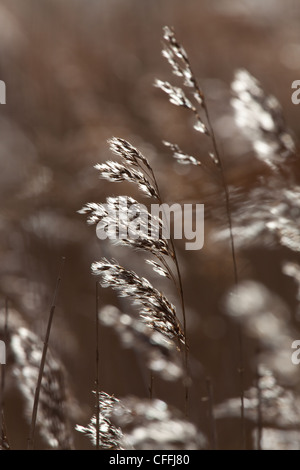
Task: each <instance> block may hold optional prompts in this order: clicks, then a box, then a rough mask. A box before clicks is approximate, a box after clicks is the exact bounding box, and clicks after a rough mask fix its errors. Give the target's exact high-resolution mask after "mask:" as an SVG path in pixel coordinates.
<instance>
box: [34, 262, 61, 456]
mask: <svg viewBox="0 0 300 470" xmlns="http://www.w3.org/2000/svg"><path fill="white" fill-rule="evenodd" d="M65 260H66V258H65V257H62V260H61V265H60V270H59V274H58V277H57V280H56V286H55V291H54V295H53V301H52V305H51V308H50V313H49V319H48V325H47V331H46V335H45V340H44V347H43V352H42V358H41V363H40V368H39V374H38V380H37V386H36V389H35V394H34V402H33V410H32V417H31V424H30V431H29V438H28V447H27V449H28V450H33V448H34V436H35V426H36V420H37V412H38V405H39V398H40V391H41V384H42V379H43V374H44V368H45V363H46V356H47V350H48V344H49V338H50V333H51V326H52V321H53V316H54V312H55V308H56V301H57V297H58V293H59V287H60V283H61V279H62V272H63V268H64V264H65Z"/></svg>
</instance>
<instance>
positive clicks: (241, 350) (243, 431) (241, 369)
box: [199, 90, 246, 449]
mask: <svg viewBox="0 0 300 470" xmlns="http://www.w3.org/2000/svg"><path fill="white" fill-rule="evenodd" d="M199 93H200V90H199ZM201 98H202V106H203V109H204V113H205V117H206V120H207V124H208V127H209V132H210V135H211V138H212V144H213V149H214V153H215V157H216V159H217V162H218V167H219V169H220V175H221V181H222V186H223V190H224V194H225V207H226V214H227V220H228V227H229V236H230V246H231V256H232V265H233V278H234V283H235V285H237V284H238V282H239V280H238V270H237V261H236V253H235V245H234V237H233V230H232V216H231V207H230V197H229V190H228V185H227V182H226V178H225V172H224V167H223V162H222V159H221V156H220V152H219V149H218V145H217V141H216V136H215V132H214V128H213V126H212V124H211V120H210V116H209V112H208V108H207V105H206V101H205V97H204V95H203V94H201ZM238 343H239V361H240V363H239V368H238V372H239V375H240V397H241V445H242V448H243V449H245V448H246V422H245V399H244V390H245V385H244V346H243V335H242V328H241V326H240V325H239V326H238Z"/></svg>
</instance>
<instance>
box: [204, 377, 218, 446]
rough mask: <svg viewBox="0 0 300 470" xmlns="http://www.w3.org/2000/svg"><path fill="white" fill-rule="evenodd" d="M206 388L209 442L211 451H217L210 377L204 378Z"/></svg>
mask: <svg viewBox="0 0 300 470" xmlns="http://www.w3.org/2000/svg"><path fill="white" fill-rule="evenodd" d="M206 388H207V396H208V406H209V420H210V440H211V449H212V450H216V449H217V430H216V420H215V417H214V393H213V385H212V382H211V379H210V377H207V378H206Z"/></svg>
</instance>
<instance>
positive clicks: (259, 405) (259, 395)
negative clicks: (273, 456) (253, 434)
mask: <svg viewBox="0 0 300 470" xmlns="http://www.w3.org/2000/svg"><path fill="white" fill-rule="evenodd" d="M256 388H257V444H256V446H257V450H261V443H262V433H263V414H262V392H261V387H260V374H259V368H258V367H257V370H256Z"/></svg>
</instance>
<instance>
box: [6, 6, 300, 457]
mask: <svg viewBox="0 0 300 470" xmlns="http://www.w3.org/2000/svg"><path fill="white" fill-rule="evenodd" d="M299 19H300V3H299V2H298V1H296V0H286V1H285V2H282V1H279V0H268V1H266V0H265V1H264V2H259V1H258V0H257V1H256V0H255V1H253V0H252V1H250V0H223V1H218V0H209V1H208V0H207V1H205V0H189V1H186V2H182V1H181V0H164V1H161V0H155V1H151V2H150V1H148V0H127V1H122V0H97V1H96V0H88V1H86V0H64V2H61V1H59V0H43V1H39V0H27V1H24V0H6V1H5V0H0V79H1V80H4V81H5V83H6V86H7V90H6V91H7V97H6V105H0V168H1V171H0V195H1V211H0V255H1V256H0V259H1V262H0V294H1V297H0V302H1V303H2V305H1V306H4V303H5V298H8V299H9V305H10V306H11V307H14V308H15V309H17V310H18V311H19V312H20V313H21V315H22V316H23V318H24V319H25V320H26V321H27V323H28V325H29V328H31V329H32V330H33V331H35V332H37V333H38V334H41V335H42V337H43V335H44V332H45V328H46V323H47V318H48V312H49V308H50V305H51V299H52V295H53V291H54V287H55V282H56V277H57V272H58V269H59V265H60V259H61V256H65V257H66V265H65V270H64V275H63V282H62V286H61V291H60V295H59V302H58V305H57V310H56V313H55V318H54V324H53V330H52V333H51V340H50V346H51V348H52V349H53V350H54V351H55V352H56V353H57V355H58V356H59V357H60V358H61V360H62V362H63V364H64V365H65V367H66V370H67V373H68V383H69V387H70V390H71V393H72V395H73V397H74V413H73V416H72V417H71V420H72V425H74V424H75V423H78V422H79V423H80V424H86V423H87V422H88V421H89V419H90V416H91V414H92V413H93V396H92V393H91V391H92V390H93V388H94V379H95V289H96V279H95V278H94V277H93V276H92V274H91V271H90V266H91V263H92V262H93V261H96V260H99V259H100V258H101V257H102V256H107V257H115V258H117V259H118V261H119V262H120V263H121V264H123V265H124V266H125V267H127V268H129V269H134V270H136V271H137V272H138V273H139V274H141V275H144V276H146V277H147V278H149V280H151V282H153V284H154V285H156V286H158V287H160V288H161V289H163V290H164V292H166V294H167V295H168V297H169V299H170V300H171V301H172V302H174V303H175V304H178V301H177V299H176V292H175V291H174V290H173V289H172V286H171V285H170V284H168V283H167V282H166V283H163V282H162V281H161V280H160V279H159V280H158V282H157V277H156V276H155V274H153V272H152V271H151V269H150V268H149V270H147V269H146V267H145V265H144V263H143V262H142V257H141V255H140V254H138V253H134V252H132V251H130V249H129V248H128V249H127V248H122V249H121V248H118V249H116V248H113V247H111V246H110V245H109V244H107V243H102V242H100V240H98V239H97V237H96V233H95V227H93V226H92V227H89V226H87V224H86V219H85V217H84V216H82V215H79V214H78V213H77V211H78V210H79V209H80V208H81V207H82V206H83V205H84V204H85V203H86V202H92V201H95V202H104V201H105V198H106V197H107V196H109V195H117V194H128V195H132V196H133V197H137V194H136V192H135V188H133V187H132V186H130V185H123V184H113V183H108V182H105V181H103V180H99V178H98V174H97V171H96V170H95V169H94V168H93V165H95V164H96V163H98V162H103V161H105V160H106V159H108V158H111V155H110V153H109V150H108V145H107V139H108V138H110V137H112V136H118V137H122V138H124V139H126V140H129V141H130V142H131V143H132V144H133V145H135V146H136V147H137V148H139V149H140V150H141V151H143V152H144V154H145V155H146V156H147V157H148V159H149V160H150V162H151V164H152V167H153V169H154V172H155V174H156V176H157V180H158V182H159V185H160V188H161V191H162V193H163V197H164V199H165V202H181V203H184V202H198V203H204V204H205V211H206V229H205V230H206V232H205V233H206V239H205V243H204V248H203V249H202V250H201V251H198V252H192V251H185V250H184V244H183V243H181V242H179V243H178V244H177V245H178V252H179V259H180V265H181V269H182V274H183V282H184V291H185V299H186V304H187V308H188V334H189V343H190V352H191V369H192V375H193V387H192V389H191V402H190V416H191V419H192V420H193V421H194V422H195V423H196V424H197V425H198V426H199V428H200V429H202V430H203V431H204V432H207V429H208V425H209V417H208V413H207V401H206V400H205V397H206V395H207V390H206V383H205V377H206V376H207V375H209V376H210V377H211V380H212V383H213V390H214V400H215V402H216V403H220V402H222V401H224V400H225V399H227V398H229V397H233V396H238V394H239V376H238V373H237V368H238V359H237V350H238V341H237V329H236V326H235V324H232V323H231V322H230V321H229V320H228V319H227V318H226V317H225V316H224V314H223V311H222V299H223V297H224V295H225V293H226V292H227V291H228V289H229V288H230V287H231V286H232V283H233V275H232V263H231V257H230V251H229V249H228V243H227V242H226V243H225V242H224V243H218V244H217V243H216V242H212V240H211V239H210V237H209V233H210V230H213V229H214V227H219V226H222V219H223V218H224V212H223V211H224V198H223V195H222V191H221V189H220V187H218V186H217V185H216V184H215V183H214V182H213V181H211V180H210V179H209V177H208V176H207V174H205V173H203V172H202V170H201V169H198V168H195V167H192V168H190V167H186V166H179V165H178V164H177V163H176V162H174V161H173V160H172V157H171V156H170V154H169V152H168V151H167V149H166V148H165V147H164V146H163V145H162V140H168V141H170V142H176V143H177V144H178V145H179V146H180V147H181V148H182V149H184V150H185V151H186V153H188V154H190V155H194V156H195V157H197V158H199V159H204V160H205V159H207V158H208V157H207V153H208V151H210V150H211V148H210V142H209V140H208V139H206V138H205V137H203V136H201V135H200V134H198V133H196V132H194V131H193V130H192V126H191V121H190V119H189V116H188V115H187V114H186V113H185V112H184V110H183V111H182V110H180V109H177V108H175V107H174V106H172V105H171V104H170V103H169V102H168V100H167V98H166V96H164V94H163V93H162V92H161V91H160V90H158V89H156V88H154V87H153V82H154V79H155V78H160V79H165V80H169V81H172V82H173V81H174V77H172V75H171V71H170V69H169V66H168V65H167V63H166V62H165V60H164V59H163V58H162V56H161V46H162V27H163V26H164V25H169V26H174V28H175V30H176V33H177V37H178V39H179V40H180V41H181V42H182V44H183V45H184V47H185V49H186V51H187V52H188V54H189V57H190V60H191V63H192V67H193V70H194V72H195V74H196V75H197V76H198V77H199V80H200V83H201V84H202V87H203V90H204V92H205V95H206V98H207V102H208V106H209V109H210V111H211V116H212V121H213V124H214V128H215V131H216V135H217V138H218V141H219V144H220V149H221V152H222V155H223V159H224V166H225V170H226V178H227V180H228V182H229V184H230V185H232V187H236V186H239V187H242V188H245V191H246V190H248V189H249V188H251V185H252V184H254V181H255V180H256V178H257V176H258V175H259V174H262V173H263V172H264V171H266V169H265V167H264V165H263V164H260V163H259V162H258V161H257V160H256V159H255V158H254V157H253V153H252V150H251V147H250V145H249V144H248V143H247V142H246V141H245V140H244V138H243V137H242V136H241V135H240V133H239V131H238V129H237V128H236V127H235V124H234V121H233V113H232V110H231V107H230V83H231V81H232V79H233V75H234V71H235V70H236V69H237V68H241V67H244V68H246V69H248V70H249V72H250V73H252V74H253V75H254V76H255V77H257V78H258V79H259V80H260V81H261V83H262V85H263V87H264V89H265V90H266V91H267V92H268V93H272V94H274V95H275V96H276V97H277V98H278V100H279V101H280V103H281V105H282V107H283V112H284V115H285V117H286V120H287V124H288V126H289V128H290V129H291V132H292V134H293V136H294V138H295V140H296V142H297V136H298V133H299V132H300V120H299V116H300V108H298V107H297V106H295V105H293V104H292V103H291V92H292V90H291V83H292V82H293V81H294V80H296V79H299V78H300V70H299V69H300V61H299V57H300V31H299ZM282 256H283V254H282V251H281V250H280V249H275V248H274V249H273V248H272V247H269V249H268V250H262V249H260V248H256V249H249V250H245V251H243V250H241V251H240V252H239V253H238V266H239V272H240V277H241V278H252V279H256V280H259V281H261V282H263V283H264V284H266V285H267V286H268V287H270V288H271V289H272V290H273V291H276V292H277V293H278V294H279V295H281V296H282V297H283V298H284V300H285V301H286V302H287V303H288V304H289V306H290V307H291V308H294V307H295V305H294V303H295V301H294V300H293V299H294V294H295V291H294V290H293V285H292V284H289V283H288V281H287V280H283V275H282V273H281V269H280V266H279V265H280V259H281V257H282ZM278 266H279V267H278ZM100 301H101V305H102V304H103V305H105V304H106V303H116V296H115V294H114V293H113V292H112V291H111V290H108V289H107V290H101V292H100ZM0 320H1V319H0ZM1 321H2V320H1ZM246 348H247V351H250V352H251V350H252V349H251V348H254V345H253V344H252V343H251V341H249V343H246ZM254 374H255V370H253V369H252V368H251V364H250V363H249V364H248V367H246V372H245V386H246V388H248V387H249V386H250V385H251V384H252V383H253V377H254ZM148 379H149V377H148V374H145V372H144V368H143V365H142V364H141V362H140V360H139V357H137V356H136V355H135V354H134V353H133V352H131V351H127V350H125V351H124V350H123V349H122V347H121V346H120V344H119V340H118V338H117V337H116V335H115V334H114V333H113V332H111V331H110V330H108V329H104V328H101V329H100V386H101V389H102V390H104V391H106V392H107V393H110V394H115V395H116V396H117V397H122V396H125V395H128V394H134V395H137V396H141V397H143V396H147V395H148ZM7 382H8V383H7V393H6V414H7V427H8V434H9V438H10V441H11V443H12V446H13V447H14V448H24V447H25V446H26V440H27V435H28V427H27V424H26V421H25V419H24V417H23V413H22V409H23V404H22V397H21V396H20V395H19V393H18V390H17V388H16V387H15V386H14V384H13V382H10V381H9V379H7ZM154 395H155V396H157V397H159V398H162V399H164V400H166V401H168V403H170V404H174V405H176V406H177V407H178V408H182V407H183V400H182V397H183V390H182V386H180V385H178V386H175V387H174V386H173V385H169V384H168V383H167V384H165V383H163V382H161V381H158V380H157V381H156V382H155V390H154ZM74 436H75V439H76V447H77V448H81V449H84V448H89V446H90V445H89V442H88V440H87V439H86V438H85V437H84V436H81V435H79V434H78V433H76V432H75V431H74ZM250 437H251V425H250V424H249V427H248V438H249V445H251V443H250ZM218 441H219V446H220V448H236V447H237V446H238V442H239V424H238V423H237V422H235V421H232V420H228V421H227V422H226V421H225V422H221V423H218ZM39 445H40V446H41V447H44V446H45V444H44V443H42V442H40V443H39Z"/></svg>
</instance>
